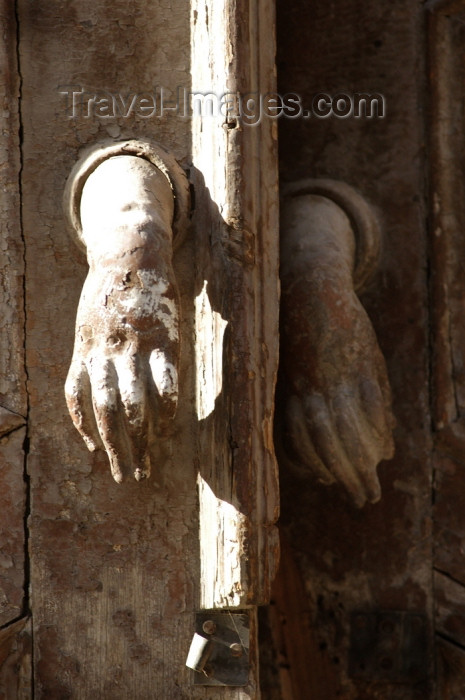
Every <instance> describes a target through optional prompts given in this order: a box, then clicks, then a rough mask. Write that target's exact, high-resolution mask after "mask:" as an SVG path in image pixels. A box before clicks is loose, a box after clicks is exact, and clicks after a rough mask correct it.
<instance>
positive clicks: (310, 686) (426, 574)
mask: <svg viewBox="0 0 465 700" xmlns="http://www.w3.org/2000/svg"><path fill="white" fill-rule="evenodd" d="M277 6H278V13H277V19H278V21H277V27H278V34H277V36H278V86H279V90H280V92H281V93H289V92H292V93H296V94H297V95H299V96H300V97H301V101H302V104H303V107H304V109H305V110H307V113H306V114H303V115H301V117H300V118H298V119H295V120H294V121H292V120H282V121H281V122H280V132H279V143H280V177H281V183H282V182H284V181H291V182H292V181H293V180H296V179H301V178H306V177H312V178H318V177H324V178H334V179H337V180H343V181H345V182H347V183H349V184H351V185H352V186H354V187H355V188H356V189H357V190H358V191H359V192H361V193H362V194H363V195H364V196H365V197H366V198H367V199H368V200H369V201H370V202H371V203H372V205H374V206H375V207H376V209H377V211H378V215H379V220H380V222H381V226H382V231H383V234H382V235H383V253H382V256H381V263H380V267H379V269H378V273H377V275H376V277H375V278H374V280H373V282H372V285H371V287H370V289H369V290H368V291H367V292H366V293H365V294H364V296H363V302H364V305H365V307H366V309H367V310H368V313H369V315H370V318H371V320H372V322H373V324H374V327H375V329H376V334H377V337H378V340H379V343H380V346H381V348H382V350H383V353H384V355H385V357H386V360H387V364H388V373H389V378H390V382H391V387H392V391H393V399H394V413H395V415H396V419H397V427H396V429H395V431H394V434H395V443H396V454H395V457H394V459H393V460H391V461H389V462H386V463H384V464H382V465H381V466H380V468H379V473H380V478H381V482H382V489H383V497H382V499H381V501H380V502H379V503H377V504H375V505H367V506H365V507H364V508H363V509H361V510H357V509H355V508H353V507H352V506H351V505H350V504H349V503H347V501H346V500H345V499H344V497H343V492H342V491H341V490H340V489H339V488H338V487H329V488H328V487H325V486H321V485H318V484H316V483H314V482H311V483H309V482H306V481H305V479H304V478H303V477H302V475H299V474H297V473H290V472H289V471H288V470H283V469H281V471H280V476H281V508H282V517H281V521H280V531H281V535H282V538H283V556H282V569H281V572H280V575H279V578H278V582H277V586H276V589H275V593H274V604H273V605H272V606H271V608H270V612H269V615H268V617H267V621H268V624H269V625H270V627H269V628H268V632H269V633H271V632H273V635H274V640H275V655H274V656H273V655H272V654H271V655H270V653H269V650H268V654H264V663H267V664H268V663H269V664H270V665H269V666H268V665H267V674H268V675H267V685H266V688H265V687H264V694H265V696H266V697H267V698H273V699H274V698H281V697H283V698H286V699H287V698H291V697H292V698H302V700H303V699H304V698H305V699H306V698H318V699H321V700H327V699H329V698H331V699H332V698H336V697H338V698H344V699H348V698H354V699H355V698H357V700H361V699H362V698H363V699H365V698H366V699H367V700H368V699H369V698H370V699H371V698H380V699H381V698H382V699H383V700H388V699H389V700H393V699H394V698H405V699H407V698H408V699H409V700H410V699H411V698H440V699H441V700H443V699H446V698H450V699H451V698H457V699H458V698H464V697H465V664H464V655H463V645H464V641H465V637H464V630H465V626H464V624H465V617H464V610H465V590H464V584H465V568H464V559H463V552H464V549H463V543H464V539H463V538H464V533H465V529H464V528H465V521H464V507H463V503H464V500H463V499H464V495H463V493H464V490H463V484H464V479H463V474H464V472H463V469H464V467H463V464H464V454H465V442H464V433H463V386H462V385H463V368H464V342H463V338H464V336H463V329H464V328H465V306H464V300H465V286H464V285H465V275H464V267H463V259H464V241H465V228H464V215H463V212H464V182H465V180H464V165H463V162H464V161H463V139H464V133H465V122H464V112H463V105H464V87H463V86H464V65H465V63H464V61H465V54H464V46H465V35H464V19H465V4H464V3H463V2H461V1H460V0H457V1H447V0H445V1H442V0H439V1H433V2H426V3H417V2H410V1H409V2H404V1H399V2H390V3H383V2H371V3H366V2H359V1H358V0H332V1H331V2H320V1H319V0H317V1H316V2H305V1H304V0H302V2H300V1H297V2H294V3H291V4H289V3H286V2H285V1H284V0H283V1H282V2H281V1H279V0H278V3H277ZM360 93H365V94H371V95H375V94H376V95H378V97H379V96H382V98H383V101H384V102H383V104H384V110H383V113H382V117H381V118H379V117H380V114H379V113H378V116H376V115H374V116H372V118H366V115H365V116H364V115H363V114H362V115H361V116H360V115H356V114H355V113H354V110H353V109H351V108H350V107H351V103H352V106H353V105H354V104H355V102H354V100H355V99H356V96H357V95H359V94H360ZM318 95H320V96H321V95H323V97H324V103H323V104H322V105H321V106H323V107H325V109H324V110H320V111H319V113H318V112H317V110H315V109H314V107H315V102H314V101H313V100H314V98H315V96H318ZM338 95H339V96H341V95H342V97H343V98H344V97H345V101H343V103H342V104H341V105H340V106H339V108H338V107H337V96H338ZM334 98H336V99H334ZM316 106H318V105H316ZM347 106H348V107H349V108H348V109H346V108H347ZM332 107H335V108H336V109H334V110H333V109H332ZM326 108H327V109H326ZM309 361H310V360H309ZM265 617H266V616H265ZM265 623H266V621H265V622H264V624H265ZM304 649H305V651H304ZM270 659H271V660H270ZM278 676H279V677H280V682H278ZM276 685H280V688H281V690H280V691H276V690H275V688H276Z"/></svg>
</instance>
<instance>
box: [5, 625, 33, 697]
mask: <svg viewBox="0 0 465 700" xmlns="http://www.w3.org/2000/svg"><path fill="white" fill-rule="evenodd" d="M31 662H32V634H31V620H30V619H29V618H22V619H21V620H18V621H17V622H14V623H13V624H11V625H9V626H8V627H5V628H3V629H1V630H0V698H1V700H31V698H32V697H33V696H32V686H31V678H32V668H31V665H32V663H31Z"/></svg>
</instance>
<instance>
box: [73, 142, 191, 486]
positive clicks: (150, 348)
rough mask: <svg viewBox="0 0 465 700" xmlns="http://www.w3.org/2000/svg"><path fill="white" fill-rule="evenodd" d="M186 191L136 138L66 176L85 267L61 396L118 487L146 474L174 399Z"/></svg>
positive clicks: (181, 179)
mask: <svg viewBox="0 0 465 700" xmlns="http://www.w3.org/2000/svg"><path fill="white" fill-rule="evenodd" d="M188 203H189V189H188V183H187V180H186V177H185V175H184V172H183V171H182V169H181V168H180V166H179V165H178V164H177V163H176V161H175V160H174V158H173V157H172V156H170V155H169V154H168V153H166V152H165V151H164V150H163V149H161V148H159V147H156V146H153V145H151V144H147V143H145V142H140V141H126V142H122V143H112V144H110V145H104V146H99V147H97V148H93V149H91V150H90V151H89V152H87V154H86V155H85V156H84V157H83V158H82V159H81V160H80V161H79V163H77V165H76V166H75V168H74V169H73V171H72V172H71V174H70V176H69V178H68V182H67V185H66V190H65V199H64V204H65V213H66V216H67V218H68V221H69V223H70V224H71V227H72V229H73V231H74V233H75V235H76V236H77V241H78V243H79V245H80V246H81V248H84V250H85V253H86V255H87V261H88V264H89V272H88V275H87V279H86V280H85V283H84V286H83V289H82V294H81V298H80V302H79V307H78V311H77V319H76V333H75V344H74V353H73V358H72V361H71V366H70V369H69V373H68V378H67V380H66V386H65V394H66V401H67V404H68V409H69V411H70V414H71V417H72V419H73V422H74V425H75V426H76V428H77V429H78V431H79V433H80V434H81V435H82V437H83V438H84V440H85V442H86V444H87V446H88V448H89V449H90V450H92V451H93V450H95V449H97V448H104V449H105V450H106V452H107V454H108V457H109V460H110V466H111V473H112V475H113V478H114V479H115V481H117V482H121V481H122V480H123V479H124V478H125V477H126V476H127V475H128V474H130V473H132V474H133V475H134V477H135V478H136V479H137V480H140V479H143V478H145V477H147V476H149V474H150V467H151V458H150V452H151V451H150V445H151V444H152V442H153V441H154V440H156V439H158V438H159V437H163V436H165V435H166V434H167V432H168V429H169V425H170V423H171V420H172V418H173V417H174V414H175V411H176V406H177V398H178V364H179V349H180V338H179V297H178V290H177V285H176V280H175V275H174V271H173V264H172V258H173V250H174V248H175V247H176V246H178V245H179V243H180V241H181V239H182V238H183V236H184V235H185V232H186V230H187V216H188V208H189V207H188Z"/></svg>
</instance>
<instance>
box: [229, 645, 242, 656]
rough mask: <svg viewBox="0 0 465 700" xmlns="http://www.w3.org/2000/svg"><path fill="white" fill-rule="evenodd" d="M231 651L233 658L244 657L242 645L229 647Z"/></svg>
mask: <svg viewBox="0 0 465 700" xmlns="http://www.w3.org/2000/svg"><path fill="white" fill-rule="evenodd" d="M229 651H230V652H231V654H232V656H235V657H236V658H239V657H240V656H242V645H241V644H237V643H235V644H231V645H230V647H229Z"/></svg>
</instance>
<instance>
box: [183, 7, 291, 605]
mask: <svg viewBox="0 0 465 700" xmlns="http://www.w3.org/2000/svg"><path fill="white" fill-rule="evenodd" d="M192 27H193V34H192V76H193V78H192V80H193V90H194V91H195V90H199V91H201V90H202V89H203V90H206V89H207V90H208V91H209V92H212V93H213V94H215V95H216V96H218V97H221V96H222V95H223V94H224V93H230V94H236V95H240V96H245V95H247V94H250V93H257V94H261V95H265V94H267V93H269V92H273V91H274V90H275V89H276V88H275V79H274V11H273V5H272V3H270V2H268V1H267V0H262V1H261V2H257V3H254V4H250V3H248V2H236V3H226V5H225V6H224V7H223V6H220V5H218V3H215V2H207V3H206V4H205V3H201V2H194V3H193V15H192ZM245 28H246V29H247V31H245ZM192 130H193V131H192V140H193V145H192V156H193V166H194V167H193V171H192V178H193V182H194V185H195V191H196V213H195V217H194V222H195V227H196V230H197V231H198V232H199V239H198V240H199V243H200V245H199V246H198V249H197V280H196V281H197V293H198V294H199V295H202V294H205V293H206V295H207V297H208V303H204V304H202V306H201V308H200V309H199V312H200V313H199V312H198V313H197V316H196V334H197V338H198V343H200V344H201V346H202V347H204V348H211V350H210V352H211V354H212V355H213V356H215V357H218V358H221V357H222V358H223V360H222V362H221V361H218V362H217V363H216V375H215V377H212V379H211V384H212V391H211V396H212V398H211V399H210V403H209V404H208V403H207V397H206V396H203V395H202V394H199V392H198V393H197V396H198V400H197V405H198V407H199V408H200V416H199V417H201V418H202V420H201V429H200V454H199V459H200V483H201V488H200V496H201V498H200V518H201V530H200V532H201V567H202V574H201V578H202V590H201V605H202V606H203V607H205V608H213V607H223V606H225V605H227V606H230V607H241V606H244V605H245V606H248V605H257V604H260V603H264V602H266V601H267V600H268V598H269V592H270V584H271V581H272V579H273V577H274V573H275V568H276V565H277V556H278V542H277V536H276V531H275V529H274V527H273V524H274V523H275V521H276V519H277V516H278V507H279V506H278V503H279V494H278V480H277V467H276V461H275V457H274V448H273V441H272V423H273V401H274V385H275V376H276V371H277V353H278V328H277V319H278V211H277V205H278V201H277V165H276V155H277V152H276V145H277V144H276V123H275V122H273V121H272V120H271V119H265V120H262V122H261V123H260V124H257V125H255V126H247V125H246V124H244V122H243V120H242V119H241V118H239V117H237V116H236V117H234V118H227V117H226V115H225V114H223V115H222V114H219V115H218V116H217V117H216V118H210V119H203V120H202V119H200V118H198V117H197V118H196V117H194V118H193V122H192ZM203 290H205V291H203ZM207 311H208V314H207ZM208 319H210V320H208ZM202 367H203V360H202V358H200V371H199V374H201V375H205V372H204V370H203V369H201V368H202ZM213 408H214V410H213ZM226 416H227V420H225V417H226ZM215 532H218V533H219V537H218V538H217V544H216V543H215V542H214V539H215V538H216V534H215Z"/></svg>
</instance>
